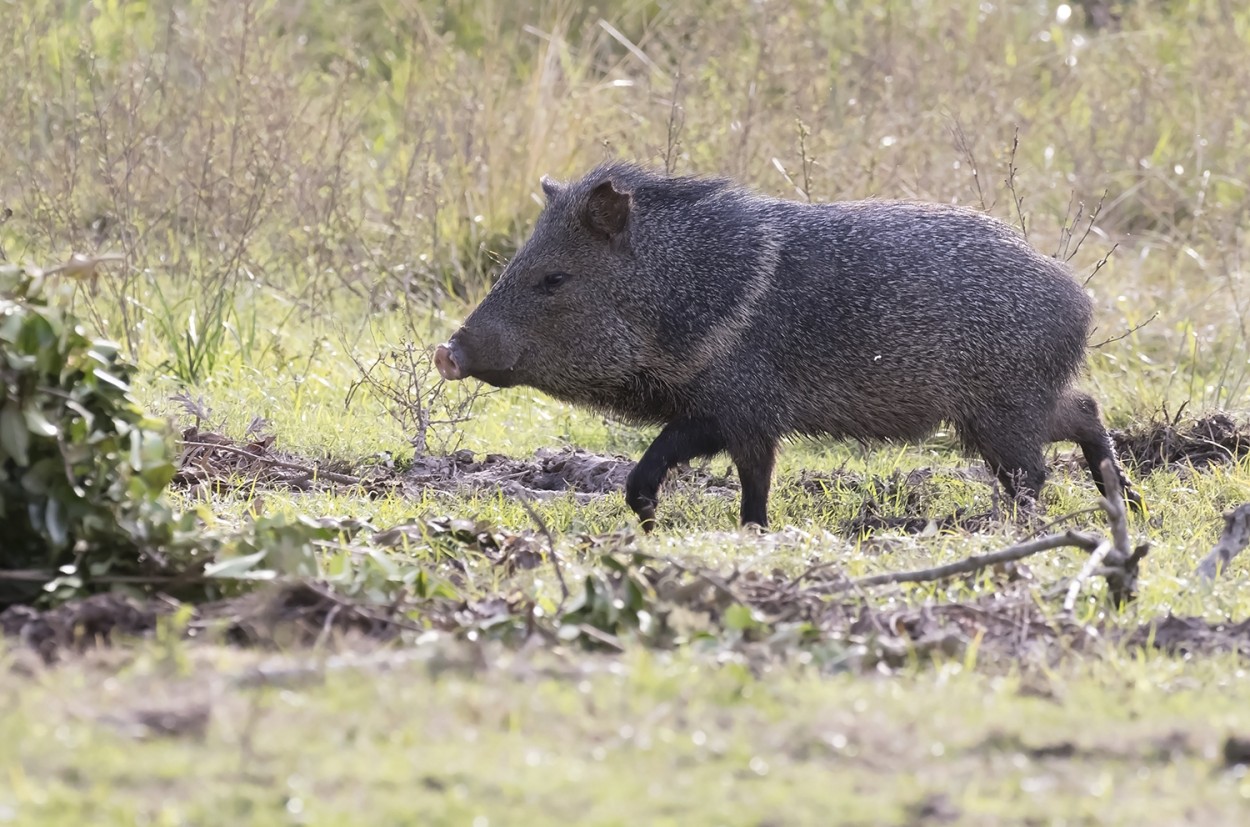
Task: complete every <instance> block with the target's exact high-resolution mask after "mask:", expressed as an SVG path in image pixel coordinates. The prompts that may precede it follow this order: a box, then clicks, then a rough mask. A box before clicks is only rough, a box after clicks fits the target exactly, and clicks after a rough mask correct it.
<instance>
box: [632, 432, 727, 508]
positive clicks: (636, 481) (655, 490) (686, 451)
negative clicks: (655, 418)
mask: <svg viewBox="0 0 1250 827" xmlns="http://www.w3.org/2000/svg"><path fill="white" fill-rule="evenodd" d="M723 450H725V440H724V437H723V436H722V435H721V430H720V428H719V427H717V425H716V423H715V422H711V421H709V420H706V419H679V420H676V421H675V422H670V423H669V424H668V425H666V426H665V427H664V430H662V431H660V435H659V436H657V437H656V438H655V442H652V443H651V447H650V448H648V449H647V450H646V452H645V453H644V454H643V455H642V459H640V460H638V464H637V465H635V466H634V470H632V471H630V472H629V478H628V479H626V480H625V502H626V503H627V504H628V505H629V507H630V508H631V509H633V512H634V513H635V514H637V515H638V519H639V520H641V521H642V530H643V531H646V532H650V531H651V530H652V529H654V528H655V507H656V505H657V504H658V503H659V493H660V485H661V484H662V483H663V482H664V478H665V477H666V476H668V472H669V471H671V470H672V468H673V466H675V465H680V464H681V463H683V462H689V461H690V460H692V459H695V458H696V457H710V456H712V455H713V454H718V453H720V452H721V451H723Z"/></svg>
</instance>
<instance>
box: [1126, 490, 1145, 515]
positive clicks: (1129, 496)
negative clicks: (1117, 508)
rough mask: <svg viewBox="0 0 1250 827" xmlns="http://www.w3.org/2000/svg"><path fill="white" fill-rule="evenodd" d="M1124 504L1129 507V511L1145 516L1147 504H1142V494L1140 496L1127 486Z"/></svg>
mask: <svg viewBox="0 0 1250 827" xmlns="http://www.w3.org/2000/svg"><path fill="white" fill-rule="evenodd" d="M1124 502H1125V504H1126V505H1127V506H1128V510H1129V511H1132V512H1133V513H1135V514H1145V513H1146V504H1145V503H1144V502H1142V498H1141V494H1138V493H1137V492H1136V491H1134V490H1133V489H1132V488H1129V487H1128V486H1127V485H1125V486H1124Z"/></svg>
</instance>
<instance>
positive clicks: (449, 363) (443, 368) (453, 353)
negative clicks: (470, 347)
mask: <svg viewBox="0 0 1250 827" xmlns="http://www.w3.org/2000/svg"><path fill="white" fill-rule="evenodd" d="M459 351H460V348H459V347H458V346H457V345H456V343H455V342H443V343H442V344H441V345H439V346H438V347H437V348H436V349H435V351H434V367H436V368H438V374H439V376H442V377H443V378H444V379H446V380H447V381H449V382H455V381H456V380H458V379H463V378H464V377H465V373H464V371H463V370H462V369H461V367H460V364H461V362H463V361H464V356H463V355H462V354H461V353H460V352H459Z"/></svg>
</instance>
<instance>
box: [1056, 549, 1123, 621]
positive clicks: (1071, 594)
mask: <svg viewBox="0 0 1250 827" xmlns="http://www.w3.org/2000/svg"><path fill="white" fill-rule="evenodd" d="M1111 549H1112V545H1111V541H1110V540H1103V541H1102V542H1101V543H1099V544H1098V548H1096V549H1094V552H1093V553H1092V554H1090V556H1089V559H1088V560H1086V561H1085V565H1084V566H1082V567H1081V571H1080V573H1079V574H1078V575H1077V576H1076V577H1074V578H1072V583H1071V584H1070V585H1069V586H1068V595H1067V597H1065V598H1064V599H1063V610H1064V612H1066V613H1068V614H1071V613H1072V610H1073V609H1074V608H1075V607H1076V598H1077V595H1079V594H1080V593H1081V587H1082V586H1083V585H1085V581H1087V580H1089V578H1091V577H1093V576H1094V572H1095V571H1097V570H1098V568H1099V567H1100V566H1101V565H1102V561H1103V559H1104V558H1106V556H1107V554H1108V553H1109V552H1110V551H1111Z"/></svg>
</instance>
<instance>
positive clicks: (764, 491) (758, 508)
mask: <svg viewBox="0 0 1250 827" xmlns="http://www.w3.org/2000/svg"><path fill="white" fill-rule="evenodd" d="M729 454H730V456H732V457H733V461H734V465H736V466H738V479H739V480H741V482H742V524H743V525H746V524H748V523H755V524H756V525H758V526H759V527H760V528H768V491H769V488H771V487H772V481H773V462H774V461H775V459H776V457H777V443H776V442H773V441H765V440H760V441H758V442H753V443H750V444H744V445H733V446H730V448H729Z"/></svg>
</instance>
